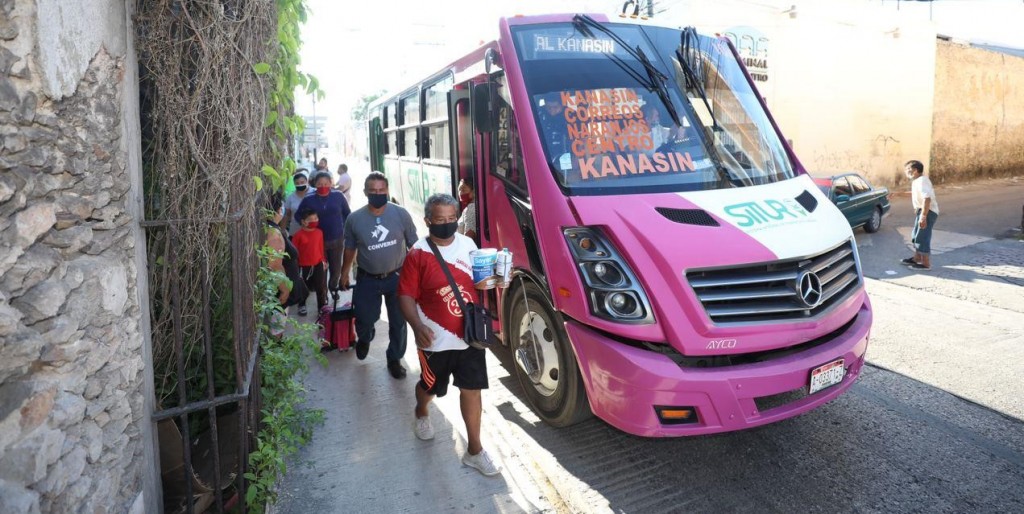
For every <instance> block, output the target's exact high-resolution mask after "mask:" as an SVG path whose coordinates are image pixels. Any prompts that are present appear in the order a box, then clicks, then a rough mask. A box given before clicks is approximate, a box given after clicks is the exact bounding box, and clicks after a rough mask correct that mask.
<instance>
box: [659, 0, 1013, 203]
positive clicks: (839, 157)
mask: <svg viewBox="0 0 1024 514" xmlns="http://www.w3.org/2000/svg"><path fill="white" fill-rule="evenodd" d="M656 21H657V23H659V24H668V25H680V26H687V25H693V26H696V27H697V28H698V29H701V30H703V31H704V32H712V33H720V34H723V35H725V36H726V37H729V38H730V39H731V40H733V42H734V43H735V44H736V46H737V48H738V50H739V51H740V52H741V54H743V55H744V57H745V61H746V64H747V67H748V70H749V71H750V72H751V74H752V77H753V78H754V80H755V84H756V85H757V87H758V90H759V92H760V93H761V95H762V96H763V97H764V98H765V99H766V101H767V103H768V106H769V108H770V109H771V111H772V114H773V115H774V116H775V119H776V121H777V122H778V123H779V126H780V128H781V129H782V132H783V133H784V134H785V136H786V137H787V138H788V139H789V140H790V141H791V142H792V144H793V147H794V150H795V151H796V153H797V156H798V157H799V158H800V159H801V161H802V162H803V164H804V166H805V167H806V168H807V169H808V170H809V171H811V172H812V173H814V174H820V175H824V174H831V173H837V172H842V171H851V170H854V171H859V172H863V173H865V174H866V175H867V177H868V178H869V179H870V180H872V181H873V182H878V183H882V184H888V185H893V184H898V183H900V181H901V179H902V170H903V163H904V162H906V161H907V160H910V159H919V160H921V161H923V162H925V164H926V166H927V169H928V170H929V174H930V175H931V176H932V179H933V181H935V182H944V181H961V180H967V179H972V178H978V177H985V176H1001V175H1012V174H1016V173H1020V171H1021V170H1024V150H1022V149H1024V94H1022V93H1021V91H1019V89H1020V86H1019V84H1022V83H1024V58H1022V57H1019V56H1016V55H1013V54H1012V51H1011V52H997V51H995V50H992V49H990V48H987V47H983V46H975V45H972V44H970V43H967V42H963V41H957V40H954V39H952V38H949V37H947V36H943V35H941V34H938V33H937V30H936V27H935V25H934V24H933V23H932V22H931V21H929V20H928V19H927V18H923V17H920V16H917V17H913V18H907V17H903V18H901V17H896V16H893V15H892V13H887V12H885V11H881V10H879V9H874V8H870V7H868V6H867V5H866V4H865V3H864V2H856V3H855V2H846V3H841V2H827V3H824V2H810V1H805V2H800V3H793V2H791V1H786V2H784V3H783V2H774V3H772V2H749V1H743V0H721V1H711V0H681V1H678V2H673V3H672V4H671V7H670V8H668V9H666V10H665V11H664V12H663V13H661V14H659V15H658V16H657V20H656Z"/></svg>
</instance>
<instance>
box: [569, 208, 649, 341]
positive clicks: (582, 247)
mask: <svg viewBox="0 0 1024 514" xmlns="http://www.w3.org/2000/svg"><path fill="white" fill-rule="evenodd" d="M562 233H563V234H564V235H565V240H566V242H567V243H568V244H569V249H570V250H571V251H572V255H573V258H574V259H575V260H576V266H577V269H578V270H579V272H580V277H581V278H582V279H583V286H584V288H585V289H586V291H587V296H588V298H589V301H590V312H591V313H593V314H594V315H595V316H598V317H600V318H604V319H607V320H611V321H616V322H620V323H637V324H642V323H653V322H654V314H653V312H652V311H651V307H650V303H649V302H648V301H647V294H646V293H645V292H644V290H643V287H642V286H641V285H640V282H639V281H638V280H637V279H636V275H634V274H633V270H632V269H630V268H629V265H628V264H626V261H625V259H623V258H622V256H621V255H620V254H619V252H618V250H617V249H616V248H615V247H614V246H613V245H612V243H611V241H610V240H608V238H607V237H605V236H604V234H603V233H602V232H601V231H600V230H599V229H597V228H593V227H572V228H567V229H564V230H563V231H562Z"/></svg>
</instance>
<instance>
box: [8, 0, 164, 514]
mask: <svg viewBox="0 0 1024 514" xmlns="http://www.w3.org/2000/svg"><path fill="white" fill-rule="evenodd" d="M125 9H126V7H125V2H124V0H81V1H79V0H76V1H75V2H66V1H63V0H0V138H2V148H0V513H7V512H18V513H21V512H40V511H41V512H143V511H147V510H150V508H151V507H150V506H153V505H158V504H157V503H156V499H155V498H154V497H155V496H157V495H158V494H157V493H150V494H149V496H150V497H149V498H147V497H146V495H145V494H143V491H144V490H146V489H149V490H150V491H152V486H151V485H149V484H150V483H151V482H152V479H151V476H152V474H153V471H152V469H155V466H156V464H155V462H153V458H152V453H153V451H152V444H153V441H152V437H151V433H152V432H151V431H152V423H151V422H150V421H149V401H148V400H147V397H148V398H151V397H152V392H151V388H152V383H149V384H148V385H147V384H146V381H145V377H144V372H143V370H144V366H145V357H144V356H145V355H146V351H147V349H146V348H144V346H146V345H148V342H147V340H146V338H145V336H144V335H143V334H145V333H146V332H145V331H144V330H145V326H144V325H143V322H142V320H143V319H144V317H145V316H146V315H147V314H148V313H147V311H146V310H145V309H146V306H145V304H144V303H140V300H139V299H140V290H139V282H138V280H139V273H140V271H139V268H138V262H139V261H138V259H137V257H138V252H139V250H140V249H139V248H138V241H139V233H138V231H139V230H140V228H139V226H138V224H137V220H136V219H134V218H133V216H132V215H131V214H130V213H131V212H135V211H136V209H135V208H134V207H133V206H132V202H133V200H132V198H133V197H136V196H137V195H138V191H136V189H137V183H138V180H137V178H135V177H133V176H132V174H139V173H140V172H139V170H138V169H137V168H130V167H129V166H128V165H127V163H128V162H129V161H130V155H131V154H133V153H134V154H137V153H138V146H139V140H138V137H139V136H138V131H137V125H138V119H137V116H138V113H137V111H132V110H131V109H126V108H125V105H131V103H132V102H134V103H135V104H136V105H137V103H138V96H137V93H135V97H134V98H131V95H132V94H133V93H134V92H135V91H136V89H135V87H136V85H135V83H136V81H137V78H136V74H135V71H134V70H135V68H134V63H133V62H132V60H131V59H133V58H134V57H133V56H131V55H130V53H129V49H130V39H129V37H128V31H127V23H128V21H127V20H128V17H127V16H126V12H125ZM98 19H100V20H102V23H98V22H97V20H98ZM41 20H45V21H41ZM86 34H88V36H86ZM136 108H137V107H136ZM125 111H129V112H127V113H126V112H125ZM131 116H135V119H134V120H131ZM126 119H127V120H128V121H126ZM126 127H127V129H126ZM132 127H135V130H134V133H133V131H132V130H130V129H131V128H132ZM143 275H144V274H143ZM143 278H144V277H143Z"/></svg>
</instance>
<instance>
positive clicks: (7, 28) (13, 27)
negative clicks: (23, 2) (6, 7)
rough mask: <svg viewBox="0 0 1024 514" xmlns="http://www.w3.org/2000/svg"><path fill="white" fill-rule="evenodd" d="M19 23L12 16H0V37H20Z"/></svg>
mask: <svg viewBox="0 0 1024 514" xmlns="http://www.w3.org/2000/svg"><path fill="white" fill-rule="evenodd" d="M18 33H19V30H18V24H17V23H15V22H14V20H12V19H11V18H7V17H3V18H0V39H2V40H4V41H10V40H12V39H15V38H17V37H18Z"/></svg>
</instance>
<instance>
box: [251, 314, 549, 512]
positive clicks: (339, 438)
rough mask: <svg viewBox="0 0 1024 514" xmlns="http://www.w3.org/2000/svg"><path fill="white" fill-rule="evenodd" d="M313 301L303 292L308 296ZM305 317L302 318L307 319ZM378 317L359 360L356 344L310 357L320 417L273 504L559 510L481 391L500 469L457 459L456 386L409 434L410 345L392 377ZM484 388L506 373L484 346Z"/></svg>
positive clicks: (461, 428) (316, 508)
mask: <svg viewBox="0 0 1024 514" xmlns="http://www.w3.org/2000/svg"><path fill="white" fill-rule="evenodd" d="M311 303H312V302H311ZM311 319H312V318H305V320H311ZM387 333H388V330H387V322H386V321H383V320H382V321H380V322H378V324H377V338H376V339H374V340H373V342H372V343H371V346H370V354H369V355H368V356H367V358H366V360H364V361H359V360H357V359H356V356H355V351H354V350H352V351H348V352H344V353H341V352H337V351H334V352H330V353H327V354H325V356H326V357H327V360H328V365H327V366H326V367H324V366H321V365H320V364H318V363H314V364H312V365H311V368H310V374H309V376H308V378H307V381H306V383H307V386H308V389H309V405H310V406H311V407H313V408H320V409H324V412H325V422H324V424H323V425H322V426H320V427H319V428H318V429H317V430H316V432H315V434H314V436H313V439H312V441H311V442H310V443H309V444H308V445H306V446H305V447H304V448H302V449H301V450H300V451H299V453H298V454H297V455H296V457H295V458H293V459H292V462H291V463H290V464H289V467H288V473H287V475H286V476H285V477H284V478H283V479H282V481H281V484H280V498H279V501H278V504H277V505H276V506H274V507H272V509H271V511H272V512H274V513H282V514H284V513H294V514H298V513H313V512H315V513H334V512H338V513H363V512H386V513H396V512H409V513H415V512H431V513H433V512H439V511H449V512H474V513H491V512H494V513H520V512H529V513H534V512H558V511H560V510H562V509H557V508H555V507H552V501H551V498H555V500H554V501H555V503H557V501H558V500H557V495H556V494H553V493H550V492H548V493H545V491H551V490H552V489H551V486H550V485H549V484H546V480H545V479H544V478H543V475H542V474H539V473H537V471H536V470H535V469H532V468H533V466H531V465H530V464H529V460H528V459H526V458H524V456H523V455H522V454H521V453H522V450H520V449H517V447H516V445H515V444H514V443H513V442H511V441H510V440H508V439H506V438H504V437H503V436H502V433H503V428H502V426H501V424H503V423H504V420H502V419H494V418H493V411H492V413H488V410H490V409H489V406H488V405H487V404H488V394H489V392H490V391H491V390H487V391H484V404H485V405H484V418H483V429H482V438H483V444H484V448H486V449H487V450H488V452H489V453H490V454H491V455H492V457H493V458H494V459H495V460H496V461H498V463H499V464H500V465H502V468H503V470H502V474H501V475H499V476H497V477H485V476H483V475H481V474H480V473H478V472H477V471H476V470H474V469H473V468H469V467H465V466H463V465H462V463H461V462H460V457H461V456H462V454H463V452H465V448H466V438H465V425H464V424H463V422H462V417H461V414H460V413H459V402H458V389H455V388H454V387H452V388H450V390H449V393H448V395H447V396H445V397H444V398H439V399H436V400H435V401H434V402H433V403H432V404H431V407H430V411H431V412H430V416H431V421H432V422H433V424H434V431H435V436H434V439H433V440H431V441H421V440H419V439H417V438H416V436H415V435H413V430H412V424H413V408H414V406H415V398H414V397H413V387H414V385H415V383H416V380H418V377H419V364H418V362H417V359H416V353H415V345H414V344H413V342H412V340H411V339H410V341H409V347H408V351H407V352H406V355H405V359H404V362H405V365H406V368H408V370H409V375H408V376H407V377H406V378H405V379H402V380H395V379H393V378H391V375H389V374H388V372H387V369H386V367H385V364H386V360H385V358H384V350H385V348H386V347H387ZM487 358H488V368H489V373H490V374H491V376H490V384H491V388H492V390H493V389H494V388H500V387H501V386H500V385H499V384H498V382H497V376H498V375H499V374H500V375H506V374H507V372H505V370H504V368H501V366H500V364H499V363H498V360H497V359H496V358H495V357H494V355H491V354H488V356H487Z"/></svg>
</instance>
